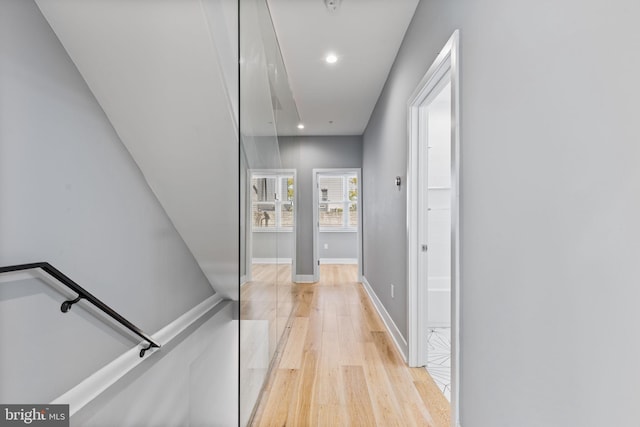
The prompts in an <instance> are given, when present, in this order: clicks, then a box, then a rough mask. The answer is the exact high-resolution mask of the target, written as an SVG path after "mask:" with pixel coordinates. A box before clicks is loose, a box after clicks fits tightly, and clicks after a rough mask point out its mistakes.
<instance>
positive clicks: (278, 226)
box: [251, 173, 295, 233]
mask: <svg viewBox="0 0 640 427" xmlns="http://www.w3.org/2000/svg"><path fill="white" fill-rule="evenodd" d="M259 179H275V191H274V194H275V196H274V197H273V199H272V198H271V197H270V196H269V195H267V200H265V201H260V200H252V202H251V213H252V215H253V221H252V222H251V230H252V231H255V232H259V233H261V232H278V231H293V228H294V227H295V205H294V204H293V199H294V196H295V194H294V193H293V191H292V192H291V194H289V191H288V190H289V180H291V186H292V187H293V186H294V182H293V180H294V176H293V175H291V174H269V173H259V174H252V175H251V183H252V185H255V184H254V182H255V180H259ZM267 188H269V185H267ZM292 189H293V188H292ZM283 193H284V194H283ZM260 206H263V207H264V206H273V210H272V209H268V210H266V209H263V210H262V211H263V212H267V215H268V213H271V212H273V218H271V217H270V216H269V218H264V217H262V218H260V217H258V216H257V215H256V213H258V211H259V210H260ZM286 206H291V210H290V212H292V215H291V217H288V216H287V217H288V219H289V221H287V222H289V223H290V224H291V225H286V226H283V225H282V222H283V209H284V210H285V211H286V210H287V208H286ZM270 221H272V224H273V225H269V226H267V225H266V224H269V222H270ZM263 223H264V224H265V225H264V226H263V225H262V224H263Z"/></svg>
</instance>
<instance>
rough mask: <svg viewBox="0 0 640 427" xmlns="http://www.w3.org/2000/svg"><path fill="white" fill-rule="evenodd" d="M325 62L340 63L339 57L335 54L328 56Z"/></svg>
mask: <svg viewBox="0 0 640 427" xmlns="http://www.w3.org/2000/svg"><path fill="white" fill-rule="evenodd" d="M324 60H325V61H327V62H328V63H329V64H335V63H336V62H338V57H337V56H336V55H334V54H333V53H330V54H329V55H327V57H326V58H325V59H324Z"/></svg>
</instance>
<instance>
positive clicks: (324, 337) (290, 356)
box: [252, 265, 449, 427]
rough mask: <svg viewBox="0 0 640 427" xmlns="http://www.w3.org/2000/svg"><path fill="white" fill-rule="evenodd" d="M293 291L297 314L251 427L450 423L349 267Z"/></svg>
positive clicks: (445, 406) (443, 404) (442, 403)
mask: <svg viewBox="0 0 640 427" xmlns="http://www.w3.org/2000/svg"><path fill="white" fill-rule="evenodd" d="M320 277H321V280H320V282H319V283H317V284H300V285H295V284H294V286H293V294H294V297H295V299H296V304H297V305H296V308H295V311H294V314H293V316H292V318H291V321H290V323H289V324H288V325H287V330H286V332H285V337H284V338H283V341H282V344H281V346H280V348H279V349H278V354H277V355H276V359H275V362H274V363H275V365H274V366H275V368H274V371H273V372H272V374H271V377H270V378H269V380H268V383H267V386H266V388H265V392H264V394H263V396H262V399H261V401H260V403H259V405H258V407H257V410H256V414H255V417H254V420H253V423H252V425H253V426H284V425H287V426H315V425H317V426H348V425H361V426H375V425H378V426H433V427H446V426H448V425H449V403H448V402H447V400H446V399H445V397H444V396H443V395H442V393H441V392H440V390H439V389H438V387H437V385H436V384H435V383H434V381H433V380H432V379H431V377H430V376H429V375H428V374H427V372H426V370H425V369H423V368H408V367H407V366H406V364H405V363H404V361H403V360H402V358H401V356H400V355H399V353H398V352H397V350H396V349H395V347H394V345H393V343H392V341H391V337H390V336H389V334H388V333H387V332H386V330H385V326H384V324H383V323H382V321H381V319H380V317H379V316H378V314H377V312H376V311H375V309H374V307H373V305H372V304H371V303H370V302H369V299H368V297H367V295H366V292H365V290H364V288H363V287H362V284H360V283H359V282H356V266H355V265H322V266H321V267H320Z"/></svg>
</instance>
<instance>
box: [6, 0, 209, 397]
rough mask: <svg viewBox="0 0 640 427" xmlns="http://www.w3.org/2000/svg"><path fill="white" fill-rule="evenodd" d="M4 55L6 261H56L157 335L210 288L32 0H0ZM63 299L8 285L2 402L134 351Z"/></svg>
mask: <svg viewBox="0 0 640 427" xmlns="http://www.w3.org/2000/svg"><path fill="white" fill-rule="evenodd" d="M0 58H1V60H0V200H1V204H0V265H11V264H19V263H27V262H34V261H48V262H50V263H51V264H53V265H54V266H56V267H57V268H59V269H60V270H62V271H63V272H64V273H65V274H67V275H68V276H69V277H71V278H72V279H73V280H75V281H77V282H78V283H80V284H81V285H82V286H83V287H86V289H88V290H89V291H90V292H92V293H93V294H95V295H96V296H97V297H99V298H101V299H102V300H103V301H104V302H105V303H106V304H108V305H110V306H111V307H113V308H114V309H115V310H117V311H118V312H120V313H121V314H122V315H123V316H124V317H126V318H127V319H129V320H130V321H132V322H133V323H134V324H136V325H138V326H139V327H140V328H142V329H143V330H145V331H147V332H149V333H154V332H155V331H157V330H158V329H160V328H161V327H163V326H165V325H166V324H168V323H170V322H171V321H173V320H174V319H176V318H177V317H178V316H180V315H181V314H182V313H184V312H186V311H187V310H188V309H190V308H191V307H193V306H195V305H196V304H198V303H199V302H200V301H202V300H203V299H205V298H207V297H208V296H210V295H211V294H212V293H213V290H212V289H211V286H210V285H209V283H208V282H207V280H206V278H205V277H204V275H203V274H202V271H201V270H200V268H199V267H198V265H197V263H196V262H195V260H194V259H193V257H192V255H191V253H190V252H189V250H188V249H187V247H186V246H185V244H184V242H183V241H182V239H181V238H180V236H179V235H178V233H177V232H176V230H175V228H174V227H173V225H172V224H171V222H170V221H169V219H168V217H167V216H166V214H165V212H164V210H163V209H162V207H161V206H160V204H159V203H158V201H157V199H156V198H155V197H154V195H153V193H152V192H151V190H150V189H149V187H148V185H147V183H146V181H145V180H144V177H143V176H142V174H141V173H140V171H139V169H138V167H137V166H136V164H135V163H134V162H133V160H132V159H131V157H130V155H129V153H128V152H127V150H126V149H125V148H124V146H123V145H122V143H121V141H120V140H119V138H118V135H117V134H116V133H115V132H114V130H113V128H112V127H111V125H110V123H109V121H108V119H107V117H106V116H105V115H104V113H103V111H102V109H101V108H100V106H99V105H98V103H97V102H96V100H95V99H94V97H93V96H92V94H91V92H90V91H89V89H88V88H87V86H86V84H85V82H84V80H83V79H82V77H81V76H80V74H79V73H78V71H77V70H76V67H75V66H74V64H73V63H72V62H71V60H70V59H69V57H68V56H67V54H66V52H65V50H64V49H63V47H62V46H61V45H60V43H59V42H58V40H57V38H56V36H55V35H54V33H53V32H52V31H51V29H50V28H49V25H48V24H47V23H46V21H45V20H44V18H43V17H42V15H41V14H40V11H39V10H38V8H37V6H36V5H35V3H34V2H33V1H31V0H3V1H2V2H1V3H0ZM5 278H6V277H5ZM62 300H63V297H62V296H61V295H58V294H57V293H56V292H54V291H53V290H52V289H51V288H50V287H48V286H47V285H46V284H44V282H42V281H40V280H38V279H27V280H21V281H12V282H8V283H0V325H1V326H0V341H1V342H2V343H3V345H2V351H1V357H0V377H2V382H1V385H0V401H2V402H5V403H7V402H16V401H20V402H25V401H26V402H47V401H49V400H50V399H52V398H54V397H56V396H57V395H58V394H60V393H62V392H64V391H66V390H67V389H69V388H70V387H72V386H74V385H75V384H76V383H78V382H79V381H80V380H82V379H84V378H86V377H87V376H88V375H90V374H91V373H93V372H94V371H95V370H96V369H98V368H100V367H102V366H103V365H104V364H106V363H107V362H110V361H111V360H113V359H114V357H116V356H117V355H119V354H120V353H122V351H123V350H124V349H127V348H130V347H132V346H133V345H135V343H136V340H131V339H128V338H127V337H125V336H124V335H123V334H122V333H121V332H116V331H115V330H114V329H112V328H111V327H110V326H109V323H105V322H104V321H99V320H96V319H94V318H93V317H92V316H91V315H90V314H88V312H87V311H85V310H83V309H82V307H80V306H78V307H74V309H73V310H72V311H71V312H70V313H68V314H66V315H63V314H61V313H60V311H59V310H60V309H59V304H60V302H61V301H62ZM25 337H32V338H28V339H25ZM33 337H38V338H37V339H35V338H33Z"/></svg>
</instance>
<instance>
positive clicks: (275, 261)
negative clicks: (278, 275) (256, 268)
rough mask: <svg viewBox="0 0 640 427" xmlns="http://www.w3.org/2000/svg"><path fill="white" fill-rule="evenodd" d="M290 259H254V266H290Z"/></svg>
mask: <svg viewBox="0 0 640 427" xmlns="http://www.w3.org/2000/svg"><path fill="white" fill-rule="evenodd" d="M291 261H292V260H291V258H254V259H253V263H254V264H291Z"/></svg>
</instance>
